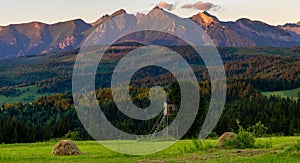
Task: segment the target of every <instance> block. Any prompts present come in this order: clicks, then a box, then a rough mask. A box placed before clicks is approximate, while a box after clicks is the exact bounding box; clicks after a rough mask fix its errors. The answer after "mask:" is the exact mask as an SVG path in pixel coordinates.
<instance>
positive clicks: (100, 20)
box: [91, 9, 127, 26]
mask: <svg viewBox="0 0 300 163" xmlns="http://www.w3.org/2000/svg"><path fill="white" fill-rule="evenodd" d="M126 13H127V12H126V11H125V10H124V9H120V10H118V11H116V12H114V13H113V14H112V15H108V14H105V15H103V16H102V17H101V18H100V19H98V20H97V21H95V22H94V23H91V25H92V26H98V25H100V24H102V23H103V22H105V21H106V20H107V19H110V18H113V17H116V16H119V15H122V14H126Z"/></svg>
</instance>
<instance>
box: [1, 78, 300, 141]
mask: <svg viewBox="0 0 300 163" xmlns="http://www.w3.org/2000/svg"><path fill="white" fill-rule="evenodd" d="M200 86H201V100H200V101H201V103H200V108H199V112H198V114H197V118H196V121H195V122H194V124H193V125H192V127H191V129H190V130H189V131H188V133H187V134H186V135H185V136H184V138H195V137H197V136H198V134H199V131H200V129H201V126H202V123H203V121H204V119H205V116H206V113H207V111H208V104H209V99H210V83H209V82H208V81H206V82H202V83H200ZM165 89H166V90H167V92H168V95H169V98H170V99H171V100H173V101H175V104H176V105H180V102H179V101H180V100H178V99H180V93H179V91H180V88H179V86H178V84H176V83H173V84H172V85H171V86H169V87H165ZM148 91H149V89H148V88H136V87H130V92H131V96H132V100H133V102H134V103H135V104H136V105H137V106H139V107H142V108H143V107H147V106H148V105H149V104H150V101H149V99H148ZM97 98H98V100H99V105H100V106H101V107H102V108H103V111H104V113H105V115H106V117H107V119H108V120H109V121H110V122H111V123H112V124H113V125H114V126H116V127H117V128H119V129H121V130H123V131H125V132H128V133H132V134H149V133H150V131H151V129H152V127H153V125H155V122H156V120H157V118H158V117H156V118H154V119H152V120H149V121H138V120H133V119H130V118H128V117H126V116H125V115H124V114H123V113H122V112H120V111H119V109H118V108H117V107H116V105H115V104H114V102H113V99H112V96H111V91H110V89H100V90H98V91H97ZM299 116H300V102H299V101H295V100H292V99H288V98H287V99H286V98H281V97H274V96H271V97H270V98H267V97H265V96H263V95H261V94H260V92H259V91H258V90H256V89H254V88H253V86H252V85H251V83H247V82H245V81H239V80H229V81H228V92H227V103H226V106H225V110H224V112H223V115H222V117H221V119H220V121H219V123H218V125H217V126H216V128H215V130H214V132H215V133H217V134H218V135H221V134H222V133H223V132H227V131H234V132H236V131H237V130H238V124H237V120H239V121H240V125H242V126H243V127H245V128H247V127H249V126H252V125H254V124H255V123H257V122H261V123H262V124H264V125H265V126H266V127H267V128H268V131H267V132H268V134H282V135H294V134H297V133H300V119H299V118H298V117H299ZM69 131H75V132H78V133H79V138H80V139H82V140H86V139H91V137H90V136H89V135H88V134H87V132H86V131H85V129H84V128H83V126H82V125H81V123H80V120H79V119H78V117H77V113H76V110H75V108H74V105H73V101H72V97H71V96H70V95H68V94H58V95H52V96H47V97H46V96H44V97H40V98H39V99H37V100H35V101H33V102H32V103H16V104H7V103H4V104H3V105H2V106H1V109H0V133H1V134H0V143H16V142H37V141H46V140H49V139H51V138H59V137H64V136H65V134H67V133H68V132H69Z"/></svg>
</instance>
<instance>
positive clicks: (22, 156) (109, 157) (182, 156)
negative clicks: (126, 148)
mask: <svg viewBox="0 0 300 163" xmlns="http://www.w3.org/2000/svg"><path fill="white" fill-rule="evenodd" d="M256 142H257V143H256V147H257V148H255V149H245V150H238V149H220V148H214V145H215V144H216V140H205V141H203V142H202V143H200V144H201V145H200V148H197V147H196V146H195V141H191V140H182V141H178V142H177V143H176V144H174V145H173V146H171V147H170V148H168V149H166V150H164V151H161V152H158V153H155V154H150V155H144V156H130V155H124V154H119V153H116V152H113V151H110V150H108V149H106V148H105V147H103V146H101V145H99V144H98V143H97V142H95V141H79V142H75V143H76V144H77V145H78V147H79V149H80V150H81V151H82V152H84V154H83V155H79V156H53V155H52V154H51V151H52V148H53V147H54V145H55V143H56V141H51V142H44V143H33V144H2V145H0V162H299V161H300V148H298V147H299V146H300V143H299V142H300V137H273V138H260V139H257V141H256ZM266 142H269V143H271V144H272V147H268V148H263V146H261V144H264V143H266ZM297 142H298V143H297ZM295 144H296V146H295ZM258 147H260V148H258ZM295 147H296V148H295ZM145 148H147V147H146V146H145Z"/></svg>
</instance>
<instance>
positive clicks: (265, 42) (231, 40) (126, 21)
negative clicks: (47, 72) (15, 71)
mask: <svg viewBox="0 0 300 163" xmlns="http://www.w3.org/2000/svg"><path fill="white" fill-rule="evenodd" d="M116 16H119V17H118V18H117V19H112V18H114V17H116ZM174 17H177V16H176V15H173V14H171V13H169V12H167V11H165V10H163V9H161V8H159V7H155V8H154V9H153V10H151V11H150V12H149V13H148V14H140V13H139V14H136V15H133V14H129V13H127V12H126V11H125V10H123V9H121V10H118V11H116V12H115V13H113V14H112V15H104V16H102V17H101V18H100V19H98V20H97V21H95V22H94V23H86V22H84V21H83V20H80V19H76V20H71V21H66V22H59V23H56V24H51V25H49V24H45V23H41V22H31V23H25V24H13V25H8V26H0V58H2V59H3V58H9V57H20V56H27V55H39V54H45V53H49V52H61V51H69V50H74V49H77V48H79V47H80V45H81V44H82V43H83V41H84V40H85V38H87V37H88V36H89V35H90V34H91V32H92V31H94V30H95V29H96V30H97V33H98V34H99V36H97V37H100V39H101V38H103V39H107V38H109V37H110V35H112V34H115V35H116V34H118V33H121V32H123V31H124V30H125V29H126V28H130V26H136V25H140V26H141V25H147V24H145V22H149V20H153V19H162V18H164V19H165V20H167V21H170V22H173V23H174V24H175V25H174V28H175V27H176V28H178V27H179V25H178V22H177V21H175V19H174ZM180 19H191V20H193V21H195V22H196V23H197V24H198V25H199V26H200V27H202V28H203V30H205V32H206V33H207V34H208V35H209V36H210V37H211V39H212V40H213V42H214V43H215V44H216V46H227V47H252V46H269V47H291V46H299V45H300V22H298V23H295V24H291V23H288V24H285V25H282V26H272V25H269V24H267V23H264V22H261V21H252V20H249V19H245V18H242V19H239V20H237V21H234V22H233V21H230V22H223V21H220V20H219V19H218V18H217V17H215V16H213V15H211V14H209V13H208V12H199V13H197V14H196V15H193V16H192V17H190V18H180ZM108 20H113V22H112V21H108ZM143 23H144V24H143ZM151 25H153V24H151ZM181 26H184V24H180V27H181ZM187 28H188V27H186V28H185V29H187ZM110 29H114V33H110V32H111V30H110ZM116 29H117V30H116ZM116 31H117V33H115V32H116ZM158 37H160V36H158Z"/></svg>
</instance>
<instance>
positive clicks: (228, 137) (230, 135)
mask: <svg viewBox="0 0 300 163" xmlns="http://www.w3.org/2000/svg"><path fill="white" fill-rule="evenodd" d="M235 137H236V134H235V133H233V132H225V133H224V134H223V135H222V136H220V138H219V139H218V142H217V146H218V147H220V146H222V145H224V142H226V141H228V140H232V139H234V138H235Z"/></svg>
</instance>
